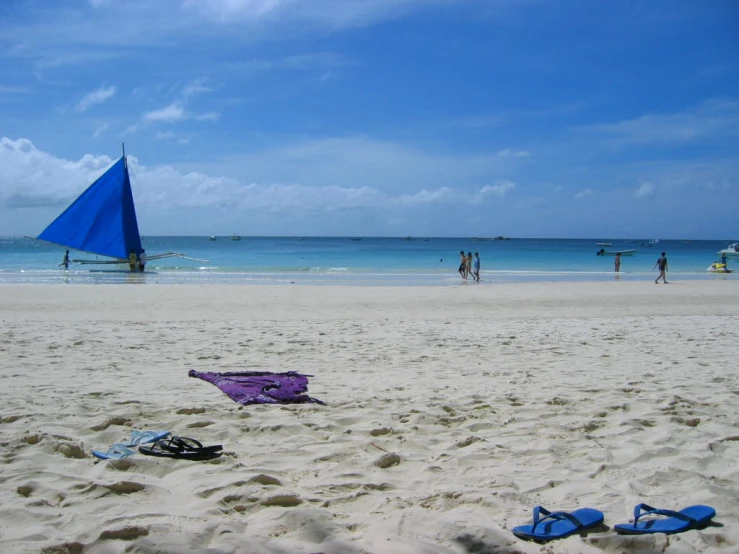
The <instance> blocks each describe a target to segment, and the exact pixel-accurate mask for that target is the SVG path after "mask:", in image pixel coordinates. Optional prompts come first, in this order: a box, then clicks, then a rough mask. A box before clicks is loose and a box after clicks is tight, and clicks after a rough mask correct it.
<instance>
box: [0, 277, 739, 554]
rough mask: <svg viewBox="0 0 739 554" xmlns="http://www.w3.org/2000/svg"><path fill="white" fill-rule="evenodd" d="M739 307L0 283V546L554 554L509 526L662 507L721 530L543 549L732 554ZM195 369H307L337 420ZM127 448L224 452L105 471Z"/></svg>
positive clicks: (694, 289)
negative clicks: (153, 434)
mask: <svg viewBox="0 0 739 554" xmlns="http://www.w3.org/2000/svg"><path fill="white" fill-rule="evenodd" d="M737 292H739V285H737V284H736V283H734V282H733V281H721V282H717V283H709V282H702V281H690V282H676V283H675V284H670V285H662V284H660V285H655V284H654V283H653V282H652V281H648V282H633V283H630V282H618V283H617V282H609V283H522V284H521V283H512V284H502V285H500V286H490V287H473V286H460V287H358V286H344V287H342V286H333V287H326V286H296V287H284V286H258V287H243V286H239V285H221V286H198V285H171V286H165V285H163V286H157V287H121V286H118V285H90V286H77V287H64V288H62V286H61V285H49V286H38V285H7V286H0V308H1V309H2V311H1V313H2V315H0V320H2V323H3V325H2V328H1V329H0V351H2V352H3V356H2V358H0V377H2V379H3V382H4V385H5V391H6V398H7V400H6V402H5V403H3V405H2V406H0V442H2V447H0V448H1V452H2V456H3V461H4V463H3V464H2V465H1V466H0V491H2V494H3V498H5V502H4V503H3V505H2V506H0V517H2V519H3V521H5V522H6V525H5V526H4V528H3V531H2V534H0V548H2V549H3V550H4V551H8V552H41V551H43V550H44V549H47V551H60V552H65V551H66V552H73V551H84V552H88V551H89V552H91V553H95V552H122V551H124V550H126V549H135V550H140V551H142V552H148V551H166V552H178V553H193V554H195V553H196V552H203V551H207V550H208V549H212V550H213V551H217V552H223V553H234V554H236V553H241V552H244V548H245V545H249V546H248V549H249V551H253V552H258V553H260V554H261V553H265V554H286V553H291V554H293V553H303V554H311V553H316V552H324V553H325V554H338V553H341V554H365V553H368V552H369V553H372V554H406V553H407V554H415V553H420V552H434V553H435V554H436V553H439V554H464V553H467V552H470V551H471V550H470V549H471V548H473V547H474V548H478V549H480V551H482V550H485V551H491V552H492V551H496V552H503V553H509V554H512V553H514V552H518V553H526V554H534V553H537V552H541V550H542V547H541V546H540V545H537V544H535V543H528V542H524V541H521V540H519V539H517V538H515V537H514V536H513V534H512V533H511V531H510V529H511V528H512V527H513V526H515V525H520V524H524V523H527V522H528V521H530V518H531V510H532V509H533V507H534V506H536V505H542V506H544V507H546V508H548V509H550V510H554V509H556V510H560V509H562V510H573V509H576V508H579V507H592V508H597V509H599V510H601V511H603V512H604V514H605V518H606V524H607V525H609V526H612V525H613V524H615V523H624V522H627V521H628V520H629V519H630V518H631V517H633V515H632V511H633V507H634V505H636V504H637V503H639V502H646V503H647V504H650V505H652V506H656V507H661V508H669V509H680V508H683V507H685V506H688V505H692V504H708V505H711V506H713V507H714V508H715V509H716V511H717V516H716V518H715V521H716V522H718V523H720V524H721V525H723V527H709V528H707V529H704V530H692V531H689V532H687V533H684V534H680V535H673V536H669V537H667V536H665V535H653V536H644V537H628V536H620V535H617V534H616V533H615V532H614V531H613V530H612V529H611V530H600V531H597V532H593V533H589V534H588V535H587V536H585V537H580V536H577V535H575V536H572V537H570V538H567V539H565V540H561V541H555V542H552V543H549V544H548V545H547V547H546V550H547V552H552V553H553V554H565V553H568V554H592V553H601V552H604V553H614V552H621V551H631V550H635V549H638V550H639V551H640V552H645V553H647V552H655V553H656V552H665V553H667V554H692V553H696V554H698V553H704V554H705V553H708V554H716V553H720V552H731V551H734V550H737V549H739V506H737V504H736V502H735V499H736V497H737V496H739V484H738V483H739V469H738V468H737V465H736V457H737V455H739V446H737V445H739V442H737V441H736V436H737V426H738V425H739V421H738V420H737V417H736V413H735V412H736V409H735V406H736V398H737V394H739V377H737V375H736V372H735V371H734V367H733V364H732V363H730V362H731V361H733V360H735V359H736V358H737V356H739V331H738V329H739V314H737V310H736V307H737V303H738V302H737V299H738V298H739V295H737ZM191 369H195V370H198V371H217V372H227V371H273V372H284V371H290V370H295V371H299V372H301V373H304V374H308V375H310V376H311V377H310V382H309V388H308V394H310V396H312V397H315V398H318V399H320V400H322V401H324V402H326V405H325V406H319V405H305V404H300V405H284V406H275V405H255V406H246V407H241V406H239V405H238V404H236V403H234V402H233V401H231V400H230V399H229V398H227V397H226V396H225V395H224V394H222V393H221V392H220V391H219V390H218V389H217V388H216V387H214V386H212V385H211V384H209V383H206V382H204V381H201V380H199V379H193V378H190V377H188V372H189V370H191ZM132 429H139V430H141V429H166V430H169V431H171V432H172V433H174V434H176V435H180V436H187V437H193V438H195V439H197V440H200V441H201V442H203V443H205V444H223V447H224V452H225V453H224V455H223V457H221V458H218V459H216V460H213V461H209V462H191V461H182V460H170V459H162V458H152V457H150V456H144V455H141V454H136V455H134V456H132V457H130V458H126V459H125V460H119V461H100V462H96V460H95V458H93V457H92V456H91V455H90V451H91V450H92V449H98V450H101V449H102V450H105V449H106V448H107V447H108V446H109V445H111V444H112V443H114V442H117V441H120V440H121V439H124V438H125V437H128V436H130V432H131V430H132ZM389 453H395V454H397V458H396V459H395V462H394V463H393V464H390V465H385V463H384V462H382V461H381V459H382V458H383V456H386V455H387V454H389ZM65 545H66V546H65ZM75 545H77V546H75ZM475 545H476V546H475ZM54 548H56V549H57V550H53V549H54ZM65 548H66V549H67V550H64V549H65ZM75 548H76V549H78V550H74V549H75Z"/></svg>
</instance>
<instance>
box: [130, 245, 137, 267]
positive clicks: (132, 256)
mask: <svg viewBox="0 0 739 554" xmlns="http://www.w3.org/2000/svg"><path fill="white" fill-rule="evenodd" d="M136 261H137V258H136V252H134V251H133V250H131V252H130V254H128V270H129V271H131V272H133V271H136Z"/></svg>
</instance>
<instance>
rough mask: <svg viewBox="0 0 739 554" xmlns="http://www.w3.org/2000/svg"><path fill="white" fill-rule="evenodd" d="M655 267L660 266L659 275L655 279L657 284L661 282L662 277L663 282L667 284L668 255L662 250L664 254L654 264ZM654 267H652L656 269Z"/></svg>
mask: <svg viewBox="0 0 739 554" xmlns="http://www.w3.org/2000/svg"><path fill="white" fill-rule="evenodd" d="M654 267H657V268H659V275H658V276H657V278H656V279H655V280H654V282H655V284H657V283H659V280H660V278H662V282H663V283H664V284H665V285H666V284H667V255H666V254H665V253H664V252H662V256H661V257H660V258H657V263H655V264H654ZM654 267H653V268H652V269H654Z"/></svg>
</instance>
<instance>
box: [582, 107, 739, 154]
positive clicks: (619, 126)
mask: <svg viewBox="0 0 739 554" xmlns="http://www.w3.org/2000/svg"><path fill="white" fill-rule="evenodd" d="M737 126H739V103H737V102H722V101H716V100H711V101H708V102H705V103H703V104H701V105H700V106H697V107H695V108H693V109H691V110H687V111H685V112H682V113H673V114H647V115H643V116H641V117H638V118H635V119H629V120H625V121H621V122H618V123H610V124H603V125H592V126H588V127H584V128H583V129H584V130H585V131H586V132H588V133H589V134H596V135H603V136H605V137H609V138H611V139H612V140H614V141H616V142H618V143H623V144H628V143H630V144H647V143H664V142H667V143H669V142H687V141H692V140H697V139H702V138H705V137H709V136H717V135H720V134H724V133H728V134H737Z"/></svg>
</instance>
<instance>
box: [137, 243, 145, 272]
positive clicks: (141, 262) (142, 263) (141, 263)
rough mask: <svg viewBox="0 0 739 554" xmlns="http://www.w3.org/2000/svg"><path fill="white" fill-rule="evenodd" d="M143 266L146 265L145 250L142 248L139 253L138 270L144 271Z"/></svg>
mask: <svg viewBox="0 0 739 554" xmlns="http://www.w3.org/2000/svg"><path fill="white" fill-rule="evenodd" d="M145 267H146V250H144V249H143V248H142V249H141V254H139V270H140V271H141V273H143V272H144V268H145Z"/></svg>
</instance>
